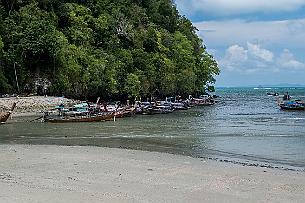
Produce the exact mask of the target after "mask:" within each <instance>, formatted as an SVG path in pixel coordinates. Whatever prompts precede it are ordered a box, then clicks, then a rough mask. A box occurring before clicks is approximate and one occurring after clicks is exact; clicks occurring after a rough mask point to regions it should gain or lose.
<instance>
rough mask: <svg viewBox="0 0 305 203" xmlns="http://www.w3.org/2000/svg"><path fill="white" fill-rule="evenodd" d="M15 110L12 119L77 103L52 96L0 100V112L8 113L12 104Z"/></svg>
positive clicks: (35, 114) (37, 114) (36, 114)
mask: <svg viewBox="0 0 305 203" xmlns="http://www.w3.org/2000/svg"><path fill="white" fill-rule="evenodd" d="M14 102H16V103H17V105H16V108H15V110H14V111H13V113H12V116H13V117H25V116H39V115H40V114H41V113H42V111H45V110H49V109H53V108H54V107H55V106H58V105H60V104H64V105H68V106H69V105H72V104H75V103H76V102H77V100H74V99H68V98H65V97H54V96H29V97H7V98H0V112H1V111H3V112H5V111H8V110H9V109H10V108H11V106H12V105H13V103H14Z"/></svg>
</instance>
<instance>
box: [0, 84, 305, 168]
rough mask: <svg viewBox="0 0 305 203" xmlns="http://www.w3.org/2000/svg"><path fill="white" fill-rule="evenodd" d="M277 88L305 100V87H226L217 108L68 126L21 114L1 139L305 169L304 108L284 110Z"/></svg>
mask: <svg viewBox="0 0 305 203" xmlns="http://www.w3.org/2000/svg"><path fill="white" fill-rule="evenodd" d="M273 91H276V92H279V93H280V94H283V93H284V92H286V91H289V92H290V94H291V95H292V96H294V97H295V98H301V99H303V100H304V99H305V88H286V89H285V88H278V89H271V90H270V89H253V88H235V89H233V88H223V89H219V90H218V91H217V94H218V95H220V96H221V98H220V99H219V100H220V102H219V103H218V104H217V105H215V106H209V107H196V108H192V109H190V110H188V111H179V112H174V113H172V114H167V115H154V116H148V115H147V116H135V117H132V118H123V119H117V121H116V122H100V123H68V124H51V123H33V122H27V121H29V120H31V119H33V118H16V119H14V120H13V121H10V122H9V123H8V124H5V125H0V143H22V144H58V145H94V146H108V147H123V148H132V149H141V150H149V151H162V152H169V153H178V154H185V155H191V156H195V157H211V158H216V159H221V160H226V161H233V162H239V163H262V164H267V165H270V166H280V167H287V168H295V167H297V168H300V169H305V111H300V112H289V111H288V112H287V111H281V110H280V109H279V108H278V106H277V105H276V99H277V97H269V96H267V95H266V93H267V92H273Z"/></svg>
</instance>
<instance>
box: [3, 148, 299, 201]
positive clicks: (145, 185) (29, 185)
mask: <svg viewBox="0 0 305 203" xmlns="http://www.w3.org/2000/svg"><path fill="white" fill-rule="evenodd" d="M0 202H6V203H10V202H14V203H16V202H23V203H28V202H29V203H32V202H91V203H93V202H220V203H221V202H235V203H236V202H285V203H286V202H305V173H304V172H294V171H283V170H278V169H265V168H258V167H249V166H241V165H237V164H230V163H222V162H217V161H212V160H205V159H196V158H191V157H187V156H179V155H171V154H165V153H157V152H143V151H134V150H125V149H111V148H101V147H79V146H77V147H74V146H73V147H67V146H41V145H40V146H38V145H37V146H32V145H0Z"/></svg>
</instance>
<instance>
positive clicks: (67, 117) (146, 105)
mask: <svg viewBox="0 0 305 203" xmlns="http://www.w3.org/2000/svg"><path fill="white" fill-rule="evenodd" d="M215 103H216V101H215V99H214V97H213V96H212V95H203V96H200V97H199V98H193V97H189V99H186V100H181V99H179V100H177V99H175V98H173V97H171V98H166V100H165V101H152V102H140V101H136V102H135V103H134V104H133V105H125V106H122V105H120V103H112V104H100V103H99V102H98V101H97V102H96V103H89V102H81V103H79V104H76V105H73V106H71V107H66V106H64V105H63V104H62V105H59V106H56V107H55V108H54V109H51V110H49V111H45V112H44V115H43V116H42V117H41V119H42V121H44V122H52V123H66V122H96V121H108V120H115V119H116V118H121V117H129V116H132V115H135V114H142V115H153V114H167V113H172V112H174V111H178V110H187V109H189V108H191V107H193V106H210V105H214V104H215Z"/></svg>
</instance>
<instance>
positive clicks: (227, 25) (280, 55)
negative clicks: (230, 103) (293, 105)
mask: <svg viewBox="0 0 305 203" xmlns="http://www.w3.org/2000/svg"><path fill="white" fill-rule="evenodd" d="M175 3H176V6H177V8H178V10H179V11H180V14H181V15H185V16H186V17H187V18H189V19H190V20H191V21H192V22H193V24H194V25H195V27H197V29H198V35H199V36H200V37H201V38H202V39H203V42H204V44H205V45H206V47H207V51H208V52H209V53H211V54H212V55H213V56H214V57H215V59H216V60H217V62H218V64H219V67H220V69H221V73H220V75H219V76H217V77H216V79H217V82H216V86H224V87H232V86H253V85H254V86H258V85H275V84H301V85H304V86H305V0H176V1H175Z"/></svg>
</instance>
